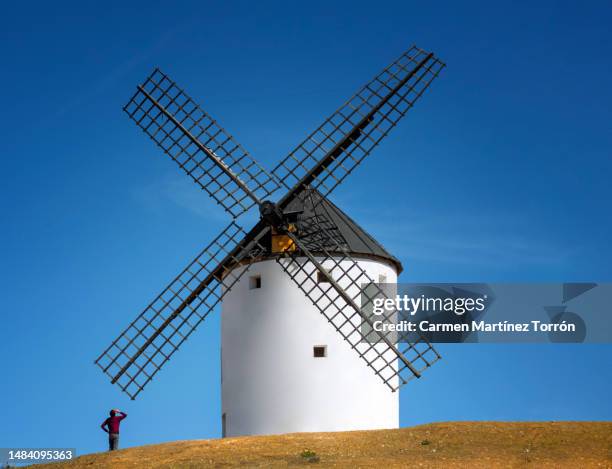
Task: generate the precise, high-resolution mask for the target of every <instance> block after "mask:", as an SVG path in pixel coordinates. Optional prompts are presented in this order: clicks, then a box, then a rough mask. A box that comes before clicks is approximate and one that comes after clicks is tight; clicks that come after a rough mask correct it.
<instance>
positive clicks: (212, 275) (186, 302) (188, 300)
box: [109, 227, 270, 384]
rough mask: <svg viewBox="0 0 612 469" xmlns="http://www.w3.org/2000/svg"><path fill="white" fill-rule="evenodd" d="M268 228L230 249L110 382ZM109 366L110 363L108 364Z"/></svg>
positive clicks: (114, 380) (115, 380) (255, 242)
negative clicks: (234, 255) (235, 255)
mask: <svg viewBox="0 0 612 469" xmlns="http://www.w3.org/2000/svg"><path fill="white" fill-rule="evenodd" d="M269 230H270V228H269V227H266V228H264V229H263V230H261V231H260V233H258V234H257V235H256V236H255V237H254V238H253V239H252V240H251V241H250V242H248V244H246V245H245V246H244V248H242V243H241V244H240V245H239V246H237V247H236V249H234V251H232V252H231V253H230V254H228V256H227V257H226V258H225V259H224V260H223V261H222V262H221V264H220V265H219V267H218V268H217V269H215V270H214V271H212V272H211V273H210V274H208V276H207V277H206V278H205V279H204V280H203V281H202V283H200V285H198V287H197V288H195V289H194V290H193V291H192V292H191V294H190V295H189V296H188V297H187V298H185V300H184V301H183V302H182V303H181V304H180V305H179V306H178V307H177V308H176V309H175V310H174V311H173V312H172V314H171V315H170V316H168V318H167V319H166V320H165V321H164V322H163V323H162V324H161V325H160V326H159V327H158V328H157V329H156V331H155V332H154V333H153V334H152V335H151V337H149V338H148V339H147V341H146V342H145V343H144V344H143V345H142V346H141V347H140V348H139V349H138V350H137V351H136V353H135V354H134V355H132V357H131V358H130V359H129V360H128V361H127V362H126V364H125V365H124V366H123V367H122V368H121V369H120V370H119V371H118V372H117V374H116V375H115V376H114V377H113V379H112V380H111V383H112V384H115V383H116V382H117V380H118V379H119V378H121V376H122V375H123V374H124V373H125V372H126V371H127V369H128V368H129V367H130V366H131V365H132V363H134V362H135V361H136V359H137V358H138V357H139V356H140V355H142V353H143V352H144V351H145V350H146V349H147V347H148V346H149V345H151V344H152V343H153V341H154V340H155V339H156V338H157V337H158V336H159V335H160V334H161V333H162V332H163V331H164V329H165V328H166V327H168V325H169V324H170V323H171V322H172V321H173V320H174V319H175V318H176V317H177V316H178V315H179V314H181V312H182V311H183V310H184V309H185V308H186V307H187V306H189V304H191V303H192V302H193V301H194V300H195V299H196V298H197V296H198V295H199V294H200V293H201V292H202V291H203V290H204V289H205V288H206V286H207V285H208V284H209V283H210V282H211V281H212V280H213V279H214V278H215V277H217V278H219V279H221V275H222V273H223V270H224V267H225V265H226V263H227V262H228V260H232V259H234V260H235V262H236V264H237V263H238V262H239V261H240V259H235V258H233V257H232V254H233V253H234V252H240V250H242V251H243V252H246V253H248V252H249V251H250V250H251V249H252V248H253V247H254V246H256V245H257V243H258V242H259V240H260V239H261V238H262V237H263V236H264V235H265V234H266V233H267V232H268V231H269ZM109 366H110V365H109Z"/></svg>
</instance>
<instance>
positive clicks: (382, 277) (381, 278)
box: [378, 274, 387, 283]
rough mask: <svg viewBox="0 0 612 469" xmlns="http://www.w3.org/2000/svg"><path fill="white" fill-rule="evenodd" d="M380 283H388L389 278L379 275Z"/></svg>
mask: <svg viewBox="0 0 612 469" xmlns="http://www.w3.org/2000/svg"><path fill="white" fill-rule="evenodd" d="M378 283H387V276H386V275H385V274H378Z"/></svg>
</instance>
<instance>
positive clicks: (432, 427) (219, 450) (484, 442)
mask: <svg viewBox="0 0 612 469" xmlns="http://www.w3.org/2000/svg"><path fill="white" fill-rule="evenodd" d="M304 450H310V451H311V452H314V453H315V454H316V456H314V457H310V458H308V457H304V456H302V453H303V452H304ZM307 454H308V453H305V455H307ZM295 466H305V467H308V466H311V467H341V468H358V467H375V468H380V469H386V468H395V467H398V468H399V467H423V468H438V467H439V468H502V467H533V468H549V467H550V468H559V467H564V468H565V467H567V468H576V469H579V468H590V467H597V468H612V422H451V423H434V424H429V425H420V426H417V427H411V428H401V429H399V430H375V431H357V432H341V433H294V434H288V435H273V436H257V437H240V438H225V439H219V440H193V441H177V442H173V443H165V444H160V445H151V446H141V447H137V448H128V449H124V450H120V451H115V452H113V453H99V454H91V455H87V456H81V457H79V458H77V459H75V460H73V461H70V462H67V463H59V464H52V465H43V466H36V467H37V469H38V468H43V467H50V468H54V469H75V468H78V469H80V468H88V469H89V468H92V469H93V468H140V467H143V468H164V469H170V468H181V469H182V468H201V467H218V468H225V467H244V468H250V467H265V468H268V467H295Z"/></svg>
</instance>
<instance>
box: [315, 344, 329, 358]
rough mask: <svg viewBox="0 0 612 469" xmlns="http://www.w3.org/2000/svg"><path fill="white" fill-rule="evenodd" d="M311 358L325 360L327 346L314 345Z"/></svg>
mask: <svg viewBox="0 0 612 469" xmlns="http://www.w3.org/2000/svg"><path fill="white" fill-rule="evenodd" d="M312 356H313V357H315V358H325V357H326V356H327V345H315V346H314V347H313V348H312Z"/></svg>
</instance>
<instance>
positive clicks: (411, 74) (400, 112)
mask: <svg viewBox="0 0 612 469" xmlns="http://www.w3.org/2000/svg"><path fill="white" fill-rule="evenodd" d="M443 67H444V64H443V63H442V62H440V61H439V60H438V59H437V58H436V57H434V55H433V54H432V53H428V52H425V51H424V50H422V49H419V48H418V47H416V46H413V47H411V48H410V49H409V50H407V51H406V52H405V53H404V54H402V55H401V56H400V57H399V58H398V59H397V60H395V61H394V62H393V63H392V64H391V65H389V66H388V67H387V68H385V69H384V70H383V71H382V72H381V73H379V74H378V75H377V76H376V77H375V78H374V79H373V80H372V81H370V82H369V83H368V84H366V85H365V86H364V87H363V88H361V89H360V90H359V91H358V92H357V93H355V94H354V95H353V96H352V97H351V98H350V99H349V100H348V101H347V102H346V103H345V104H344V105H342V106H341V107H340V108H339V109H338V110H337V111H336V112H334V113H333V114H332V115H331V116H330V117H329V118H327V120H325V122H323V124H321V125H320V126H319V127H318V128H317V129H316V130H315V131H314V132H313V133H312V134H310V135H309V136H308V137H307V138H306V139H305V140H304V141H303V142H302V143H300V144H299V145H298V146H297V148H295V149H294V150H293V151H292V152H291V153H290V154H289V155H288V156H287V157H285V159H283V160H282V161H281V162H280V163H279V164H278V165H277V166H276V168H274V170H273V171H272V172H273V174H274V175H275V176H276V177H277V179H278V180H279V181H281V182H282V183H283V184H284V185H285V187H286V188H287V189H289V192H288V194H287V195H286V196H285V197H284V198H283V199H282V200H281V201H280V202H279V205H280V206H281V207H283V205H284V204H285V203H288V202H290V200H291V199H292V198H293V196H294V195H295V193H297V192H299V191H301V190H302V189H303V188H304V187H305V186H310V187H312V188H313V189H317V190H318V191H319V192H320V193H321V194H322V195H323V196H327V195H328V194H329V193H330V192H331V191H332V190H333V189H334V188H336V186H338V184H340V183H341V182H342V181H343V180H344V179H345V178H346V177H347V176H348V175H349V174H350V173H351V172H352V171H353V170H354V169H355V168H356V167H357V165H359V163H361V162H362V161H363V159H364V158H365V157H366V156H368V155H369V154H370V152H371V151H372V149H373V148H374V147H375V146H376V145H378V143H379V142H380V141H381V140H382V139H383V138H384V137H385V136H386V135H387V134H388V133H389V131H390V130H391V129H392V128H393V127H394V126H395V125H396V124H397V123H398V121H399V120H400V119H401V118H402V117H404V115H406V113H407V112H408V110H409V109H410V108H411V107H412V106H413V105H414V103H415V102H416V101H417V99H419V98H420V97H421V95H422V94H423V93H424V92H425V90H426V89H427V88H428V87H429V85H430V84H431V82H432V81H433V80H434V79H435V78H436V77H437V76H438V74H439V73H440V71H441V70H442V68H443Z"/></svg>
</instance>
